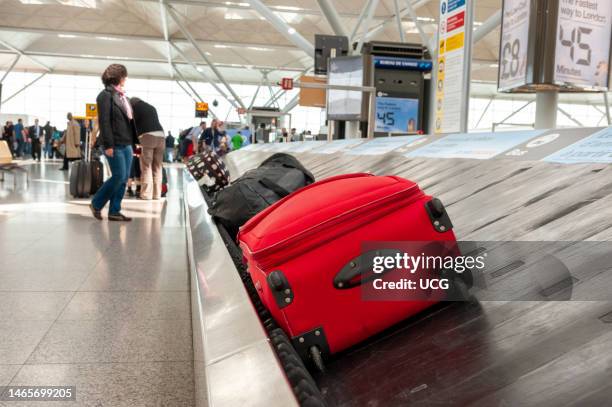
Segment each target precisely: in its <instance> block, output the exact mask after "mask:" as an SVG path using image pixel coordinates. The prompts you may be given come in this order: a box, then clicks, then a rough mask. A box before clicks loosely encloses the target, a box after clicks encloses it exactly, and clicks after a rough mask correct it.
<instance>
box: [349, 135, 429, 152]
mask: <svg viewBox="0 0 612 407" xmlns="http://www.w3.org/2000/svg"><path fill="white" fill-rule="evenodd" d="M422 138H423V136H395V137H378V138H375V139H374V140H370V141H368V142H367V143H363V144H361V145H359V146H357V147H355V148H353V149H351V150H349V151H347V153H346V154H348V155H382V154H387V153H390V152H391V151H393V150H395V149H398V148H400V147H403V146H405V145H408V144H411V143H413V142H414V141H416V140H419V139H422Z"/></svg>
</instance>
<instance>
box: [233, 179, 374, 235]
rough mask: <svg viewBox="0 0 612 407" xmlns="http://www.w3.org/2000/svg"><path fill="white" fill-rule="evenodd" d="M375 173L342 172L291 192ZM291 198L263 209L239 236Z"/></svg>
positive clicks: (242, 229) (296, 192)
mask: <svg viewBox="0 0 612 407" xmlns="http://www.w3.org/2000/svg"><path fill="white" fill-rule="evenodd" d="M373 176H374V175H373V174H369V173H366V172H357V173H353V174H342V175H336V176H333V177H329V178H325V179H322V180H321V181H317V182H314V183H312V184H310V185H306V186H305V187H303V188H300V189H298V190H297V191H295V192H293V193H292V194H291V196H295V195H297V194H300V193H302V192H304V191H306V190H308V189H310V188H314V187H315V186H319V185H322V184H327V183H328V182H333V181H338V180H341V179H349V178H361V177H373ZM288 198H289V196H286V197H284V198H283V199H281V200H279V201H276V202H275V203H274V204H272V205H270V206H268V207H267V208H266V209H264V210H263V211H261V212H259V213H258V214H257V215H255V216H254V217H252V218H251V219H250V220H249V221H248V222H247V223H245V224H244V226H242V227H241V228H240V232H239V234H238V236H240V234H241V233H246V232H248V231H249V230H251V229H252V228H254V227H255V226H256V225H257V224H258V223H259V222H260V221H261V220H262V219H263V218H265V217H266V216H267V215H268V214H269V213H270V212H272V211H273V210H274V209H276V207H277V206H279V205H282V204H283V203H284V202H285V201H286V200H287V199H288Z"/></svg>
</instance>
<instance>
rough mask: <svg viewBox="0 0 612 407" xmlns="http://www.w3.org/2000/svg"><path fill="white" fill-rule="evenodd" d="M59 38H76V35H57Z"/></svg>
mask: <svg viewBox="0 0 612 407" xmlns="http://www.w3.org/2000/svg"><path fill="white" fill-rule="evenodd" d="M57 36H58V37H60V38H76V35H72V34H57Z"/></svg>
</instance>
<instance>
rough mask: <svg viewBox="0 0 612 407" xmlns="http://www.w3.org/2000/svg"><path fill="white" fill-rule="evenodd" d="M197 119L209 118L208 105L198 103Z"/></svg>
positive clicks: (196, 109)
mask: <svg viewBox="0 0 612 407" xmlns="http://www.w3.org/2000/svg"><path fill="white" fill-rule="evenodd" d="M195 111H196V113H195V116H196V117H208V103H205V102H196V108H195Z"/></svg>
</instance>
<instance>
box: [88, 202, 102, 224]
mask: <svg viewBox="0 0 612 407" xmlns="http://www.w3.org/2000/svg"><path fill="white" fill-rule="evenodd" d="M89 209H91V214H92V215H93V217H94V218H96V219H98V220H102V212H100V211H99V210H97V209H96V208H94V206H93V204H91V203H90V204H89Z"/></svg>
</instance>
